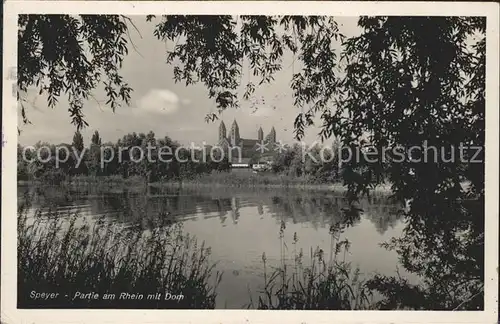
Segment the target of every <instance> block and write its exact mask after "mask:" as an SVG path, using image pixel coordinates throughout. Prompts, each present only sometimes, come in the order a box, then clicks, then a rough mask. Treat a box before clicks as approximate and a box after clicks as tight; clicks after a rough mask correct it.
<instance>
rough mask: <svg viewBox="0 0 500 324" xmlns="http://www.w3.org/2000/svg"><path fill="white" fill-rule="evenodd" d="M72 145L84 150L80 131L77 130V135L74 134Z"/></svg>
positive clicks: (79, 150) (80, 150)
mask: <svg viewBox="0 0 500 324" xmlns="http://www.w3.org/2000/svg"><path fill="white" fill-rule="evenodd" d="M72 146H73V147H74V148H75V149H76V150H77V151H78V152H82V151H83V149H84V146H85V145H84V143H83V136H82V134H81V133H80V132H79V131H76V132H75V135H73V143H72Z"/></svg>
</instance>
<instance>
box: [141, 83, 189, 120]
mask: <svg viewBox="0 0 500 324" xmlns="http://www.w3.org/2000/svg"><path fill="white" fill-rule="evenodd" d="M184 103H185V100H181V99H180V98H179V96H178V95H177V94H176V93H174V92H172V91H170V90H168V89H151V90H149V92H148V93H147V94H146V95H145V96H143V97H142V98H141V99H139V100H138V101H137V107H138V108H139V109H142V110H146V111H150V112H156V113H163V114H171V113H174V112H176V111H177V110H179V106H180V105H181V104H184Z"/></svg>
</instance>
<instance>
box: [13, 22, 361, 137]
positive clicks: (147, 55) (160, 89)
mask: <svg viewBox="0 0 500 324" xmlns="http://www.w3.org/2000/svg"><path fill="white" fill-rule="evenodd" d="M132 20H133V22H134V24H135V26H136V27H137V29H138V30H139V32H140V33H138V32H137V31H136V30H135V29H134V28H132V27H131V28H130V29H131V30H130V37H131V39H132V41H133V43H134V45H135V48H137V51H136V50H134V49H133V48H132V47H129V54H128V55H127V56H126V57H125V59H124V62H123V67H122V69H121V74H122V76H123V77H124V80H125V81H126V82H128V83H129V85H130V86H131V87H132V88H133V89H134V91H133V92H132V94H131V104H130V106H126V105H124V106H122V107H120V108H119V109H117V110H116V111H115V112H113V111H112V110H111V108H110V107H109V106H106V105H105V104H104V103H105V101H106V98H105V96H104V94H103V93H100V91H96V93H95V95H94V97H95V99H90V100H88V101H87V102H86V103H85V104H84V115H85V120H86V121H87V122H88V123H89V126H88V127H86V128H85V129H84V130H82V135H83V137H84V140H85V142H86V143H88V142H89V141H90V138H91V136H92V133H93V132H94V131H95V130H98V131H99V134H100V135H101V138H102V139H103V142H108V141H111V142H116V141H117V140H118V139H119V138H121V137H123V136H124V135H126V134H128V133H131V132H136V133H141V132H143V133H148V132H149V131H153V132H154V133H155V135H156V137H157V138H162V137H164V136H166V135H167V136H169V137H170V138H172V139H173V140H176V141H178V142H179V143H181V144H186V145H189V144H190V143H193V142H194V143H196V144H197V145H198V144H203V142H205V143H207V144H216V143H217V140H218V127H219V123H220V120H223V121H224V122H225V124H226V127H227V128H228V130H229V128H230V127H231V124H232V122H233V120H237V122H238V125H239V128H240V136H241V137H242V138H257V130H258V128H259V127H262V129H263V131H264V135H266V134H267V133H268V132H269V131H270V129H271V127H273V126H274V127H275V129H276V134H277V136H276V137H277V140H281V141H283V142H284V143H292V142H293V141H294V137H293V136H294V134H293V130H294V127H293V122H294V119H295V117H296V115H297V113H299V112H300V109H299V108H297V107H294V105H293V98H292V92H291V89H290V81H291V77H292V73H293V71H294V69H295V65H294V64H293V61H294V60H293V56H292V54H291V53H288V52H285V53H284V56H283V69H282V70H281V71H280V72H278V73H277V74H276V76H275V81H274V82H273V83H272V84H270V85H264V86H261V87H260V88H259V87H258V88H257V89H256V91H255V94H254V96H253V98H251V99H250V100H249V101H245V100H243V98H242V95H243V91H242V92H241V96H240V98H241V99H240V100H239V101H240V105H241V106H240V108H239V109H227V110H226V111H224V112H223V114H222V115H221V116H219V120H217V121H215V122H209V123H207V122H206V121H205V116H206V114H207V113H210V112H214V111H215V107H216V106H215V102H214V100H213V99H210V98H209V97H208V91H207V89H206V88H205V87H204V86H203V85H201V84H196V85H190V86H188V87H186V86H185V85H184V84H182V83H175V82H174V79H173V66H171V65H168V64H167V63H166V62H165V60H166V51H167V49H168V46H172V44H165V43H164V42H162V41H160V40H158V39H156V38H155V37H154V36H153V30H154V24H153V23H148V22H146V19H145V16H135V17H132ZM337 21H338V23H339V27H340V32H342V33H343V34H344V35H346V36H348V37H349V36H353V35H357V34H359V32H360V29H359V27H357V17H341V18H338V19H337ZM295 72H297V71H295ZM248 77H249V76H248V75H245V74H244V75H243V77H242V80H245V78H248ZM27 99H28V102H29V104H28V108H27V109H28V118H29V120H30V121H31V124H28V125H24V124H23V123H22V119H21V116H19V118H18V124H19V128H20V129H21V134H20V136H19V138H18V141H19V143H20V144H21V145H33V144H35V143H36V142H38V141H42V142H49V143H52V144H58V143H71V141H72V138H73V134H74V132H75V130H76V128H75V126H74V125H72V124H71V118H70V116H69V113H68V110H67V107H68V101H67V100H66V99H65V98H60V100H59V102H58V104H57V105H56V106H55V107H54V108H48V106H47V103H46V98H45V97H42V96H38V94H37V92H36V91H29V92H28V96H27ZM18 111H20V109H18ZM317 125H319V123H318V124H317ZM317 125H315V126H312V127H310V128H309V129H308V130H307V131H306V134H305V137H304V141H306V142H308V143H313V142H314V141H316V140H318V139H319V137H318V135H317V134H318V132H319V128H318V127H317Z"/></svg>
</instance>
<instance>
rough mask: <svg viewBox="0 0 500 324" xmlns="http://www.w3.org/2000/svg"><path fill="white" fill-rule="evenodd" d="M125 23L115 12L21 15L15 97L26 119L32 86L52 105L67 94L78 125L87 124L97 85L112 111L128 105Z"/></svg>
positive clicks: (126, 29)
mask: <svg viewBox="0 0 500 324" xmlns="http://www.w3.org/2000/svg"><path fill="white" fill-rule="evenodd" d="M127 21H129V18H127V17H124V16H116V15H79V16H70V15H19V19H18V28H19V29H18V43H17V46H18V79H17V86H18V93H17V96H18V101H19V102H20V105H21V114H22V117H23V120H24V122H25V123H28V122H29V119H28V113H27V109H28V105H27V103H26V98H24V97H23V95H24V94H25V93H26V92H27V91H28V90H30V89H35V90H36V91H37V92H38V94H39V95H42V94H45V95H46V96H47V104H48V106H49V107H51V108H52V107H54V106H55V105H56V103H57V102H58V100H59V98H60V97H61V96H65V97H66V98H67V99H68V101H69V108H68V111H69V114H70V117H71V119H72V120H71V122H72V123H73V124H74V125H75V126H76V127H77V128H78V129H80V128H81V127H84V126H87V125H88V124H87V122H86V121H85V119H84V112H83V105H84V104H85V102H86V101H87V100H88V99H91V98H93V95H92V92H93V91H94V90H95V89H96V88H97V87H98V86H99V85H101V84H102V85H103V86H104V90H105V92H106V95H107V98H108V99H107V102H106V104H109V105H110V107H111V108H112V109H113V111H114V110H115V109H116V108H117V107H119V106H120V104H121V102H125V103H127V104H128V103H129V101H130V94H131V91H132V89H131V88H130V87H129V85H128V84H127V83H126V82H125V81H124V80H123V77H122V76H121V75H120V73H119V70H120V68H121V66H122V62H123V58H124V57H125V55H127V53H128V48H127V45H128V40H127V35H128V28H127V24H126V22H127Z"/></svg>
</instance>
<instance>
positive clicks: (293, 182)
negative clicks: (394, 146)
mask: <svg viewBox="0 0 500 324" xmlns="http://www.w3.org/2000/svg"><path fill="white" fill-rule="evenodd" d="M17 183H18V185H31V184H46V183H45V182H42V181H38V180H18V181H17ZM146 184H147V186H148V187H152V188H174V189H181V188H187V189H196V188H245V189H246V188H248V189H252V188H255V189H284V190H306V191H321V192H331V193H336V194H343V193H345V192H346V191H347V188H346V187H345V186H344V185H343V184H342V183H341V182H332V183H321V182H318V181H314V179H312V178H311V177H306V176H303V177H291V176H286V175H280V174H274V173H262V174H260V173H257V174H255V173H251V172H248V173H247V172H241V173H240V172H213V173H210V174H202V175H199V176H195V177H191V178H187V179H171V180H166V181H154V182H148V183H146V181H145V178H144V177H140V176H134V177H130V178H123V177H120V176H83V175H80V176H73V177H67V178H66V179H64V180H62V181H60V182H58V183H54V185H66V186H73V187H77V188H78V187H82V186H88V185H98V186H101V187H103V188H106V187H117V186H127V187H129V188H130V189H132V190H133V189H134V188H137V189H142V188H143V187H145V186H146ZM370 193H371V194H375V195H384V196H385V195H387V196H389V195H391V194H392V190H391V185H390V184H388V183H383V184H380V185H378V186H376V187H375V188H373V189H372V190H370Z"/></svg>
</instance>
